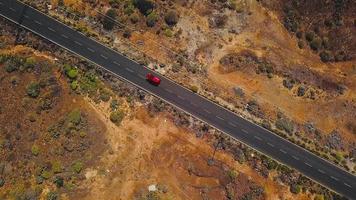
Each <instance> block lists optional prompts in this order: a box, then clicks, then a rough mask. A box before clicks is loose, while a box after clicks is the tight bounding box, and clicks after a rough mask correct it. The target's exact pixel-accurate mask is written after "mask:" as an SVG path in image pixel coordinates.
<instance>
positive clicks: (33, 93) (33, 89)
mask: <svg viewBox="0 0 356 200" xmlns="http://www.w3.org/2000/svg"><path fill="white" fill-rule="evenodd" d="M26 92H27V95H28V96H30V97H32V98H36V97H38V96H39V95H40V85H39V84H38V83H36V82H32V83H30V84H29V85H28V86H27V88H26Z"/></svg>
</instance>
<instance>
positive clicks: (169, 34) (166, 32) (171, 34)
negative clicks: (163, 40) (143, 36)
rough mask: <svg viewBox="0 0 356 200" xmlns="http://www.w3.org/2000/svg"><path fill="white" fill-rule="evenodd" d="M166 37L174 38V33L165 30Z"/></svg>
mask: <svg viewBox="0 0 356 200" xmlns="http://www.w3.org/2000/svg"><path fill="white" fill-rule="evenodd" d="M164 35H165V36H167V37H173V32H172V30H171V29H169V28H167V29H165V30H164Z"/></svg>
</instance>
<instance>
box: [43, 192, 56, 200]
mask: <svg viewBox="0 0 356 200" xmlns="http://www.w3.org/2000/svg"><path fill="white" fill-rule="evenodd" d="M46 199H47V200H58V199H59V197H58V193H57V192H53V191H50V192H49V193H48V194H47V197H46Z"/></svg>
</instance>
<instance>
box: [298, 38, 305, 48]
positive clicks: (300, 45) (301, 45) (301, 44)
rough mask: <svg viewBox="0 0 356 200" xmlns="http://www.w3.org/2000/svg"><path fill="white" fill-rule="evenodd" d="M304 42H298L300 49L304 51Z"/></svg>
mask: <svg viewBox="0 0 356 200" xmlns="http://www.w3.org/2000/svg"><path fill="white" fill-rule="evenodd" d="M304 46H305V45H304V42H303V41H302V40H299V41H298V47H299V48H300V49H304Z"/></svg>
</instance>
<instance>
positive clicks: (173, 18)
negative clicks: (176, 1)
mask: <svg viewBox="0 0 356 200" xmlns="http://www.w3.org/2000/svg"><path fill="white" fill-rule="evenodd" d="M164 21H166V24H167V25H169V26H174V25H176V24H177V22H178V15H177V12H176V11H175V10H170V11H168V12H167V14H166V15H165V16H164Z"/></svg>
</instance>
